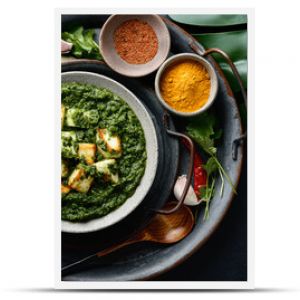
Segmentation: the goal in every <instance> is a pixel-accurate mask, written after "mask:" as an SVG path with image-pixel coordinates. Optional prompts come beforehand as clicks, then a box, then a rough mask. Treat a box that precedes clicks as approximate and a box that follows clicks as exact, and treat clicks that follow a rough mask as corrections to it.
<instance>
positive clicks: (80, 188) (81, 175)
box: [68, 168, 94, 193]
mask: <svg viewBox="0 0 300 300" xmlns="http://www.w3.org/2000/svg"><path fill="white" fill-rule="evenodd" d="M93 180H94V179H93V177H91V176H88V177H86V175H85V172H84V170H83V169H81V168H76V169H75V170H74V171H73V172H72V174H71V175H70V177H69V181H68V185H69V186H70V187H71V188H72V189H74V190H76V191H77V192H80V193H87V192H88V191H89V189H90V187H91V185H92V183H93Z"/></svg>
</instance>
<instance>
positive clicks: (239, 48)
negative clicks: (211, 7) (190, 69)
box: [194, 30, 247, 92]
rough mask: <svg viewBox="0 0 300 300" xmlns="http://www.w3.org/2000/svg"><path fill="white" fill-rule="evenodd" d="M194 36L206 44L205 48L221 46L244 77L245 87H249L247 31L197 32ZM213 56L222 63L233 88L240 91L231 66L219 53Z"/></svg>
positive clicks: (222, 67) (221, 65)
mask: <svg viewBox="0 0 300 300" xmlns="http://www.w3.org/2000/svg"><path fill="white" fill-rule="evenodd" d="M194 37H195V38H196V39H197V40H198V41H199V42H200V43H201V44H202V45H203V46H204V48H206V49H208V48H220V49H222V50H223V51H225V52H226V53H227V54H228V55H229V57H230V58H231V60H232V61H233V63H234V64H235V66H236V67H237V69H238V71H239V74H240V76H241V78H242V81H243V84H244V87H245V88H247V31H246V30H240V31H231V32H223V33H207V34H195V35H194ZM213 57H214V58H215V59H216V61H217V62H218V63H219V64H220V67H221V69H222V70H223V72H224V75H225V76H226V78H227V80H228V82H229V84H230V86H231V88H232V90H233V91H234V92H238V91H239V90H240V87H239V85H238V83H237V80H236V79H235V76H234V75H233V73H232V71H231V68H230V67H229V65H228V64H227V63H226V61H225V60H224V59H223V57H222V56H221V55H219V54H213Z"/></svg>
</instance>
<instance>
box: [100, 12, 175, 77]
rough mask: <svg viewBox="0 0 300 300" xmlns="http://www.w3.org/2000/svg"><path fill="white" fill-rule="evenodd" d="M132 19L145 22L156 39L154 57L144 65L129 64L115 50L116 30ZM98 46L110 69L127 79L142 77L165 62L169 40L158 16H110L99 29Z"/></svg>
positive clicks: (165, 27) (166, 30)
mask: <svg viewBox="0 0 300 300" xmlns="http://www.w3.org/2000/svg"><path fill="white" fill-rule="evenodd" d="M132 19H137V20H140V21H144V22H147V23H148V24H149V25H150V26H151V27H152V28H153V30H154V32H155V34H156V36H157V39H158V50H157V53H156V55H155V56H154V58H153V59H152V60H150V61H149V62H147V63H145V64H129V63H127V62H126V61H125V60H123V59H122V58H121V57H120V56H119V54H118V53H117V51H116V49H115V44H114V33H115V31H116V29H117V28H118V27H119V26H120V25H121V24H122V23H123V22H125V21H128V20H132ZM99 45H100V50H101V54H102V56H103V58H104V60H105V62H106V63H107V64H108V66H109V67H110V68H111V69H113V70H114V71H116V72H118V73H120V74H122V75H125V76H128V77H142V76H145V75H148V74H150V73H152V72H154V71H155V70H157V69H158V68H159V66H160V65H161V64H162V63H163V62H164V61H165V60H166V58H167V57H168V54H169V51H170V46H171V38H170V33H169V30H168V28H167V26H166V24H165V23H164V21H163V20H162V19H161V17H160V16H157V15H112V16H110V17H109V18H108V19H107V21H106V22H105V24H104V25H103V27H102V29H101V32H100V38H99Z"/></svg>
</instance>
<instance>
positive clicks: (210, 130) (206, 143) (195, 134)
mask: <svg viewBox="0 0 300 300" xmlns="http://www.w3.org/2000/svg"><path fill="white" fill-rule="evenodd" d="M215 123H216V118H215V116H214V115H213V114H211V113H208V112H205V113H203V114H202V115H201V117H197V118H194V119H192V120H191V121H190V123H189V124H188V126H187V128H186V130H187V133H188V135H189V136H190V137H191V138H193V139H194V140H195V141H196V142H197V143H198V144H199V145H200V147H201V148H202V149H203V150H204V151H205V152H207V153H208V154H210V155H212V154H215V153H216V152H217V148H215V147H214V138H213V137H214V134H215V132H214V126H215Z"/></svg>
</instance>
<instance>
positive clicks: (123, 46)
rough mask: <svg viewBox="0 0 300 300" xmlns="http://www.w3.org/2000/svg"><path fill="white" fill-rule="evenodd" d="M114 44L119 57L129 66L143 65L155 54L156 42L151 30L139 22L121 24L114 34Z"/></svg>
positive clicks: (130, 21)
mask: <svg viewBox="0 0 300 300" xmlns="http://www.w3.org/2000/svg"><path fill="white" fill-rule="evenodd" d="M114 43H115V48H116V51H117V53H118V54H119V55H120V57H121V58H122V59H123V60H125V61H126V62H128V63H130V64H145V63H147V62H149V61H151V60H152V59H153V58H154V56H155V55H156V53H157V49H158V40H157V36H156V34H155V32H154V30H153V28H152V27H151V26H150V25H149V24H148V23H146V22H142V21H140V20H137V19H134V20H128V21H126V22H124V23H122V24H121V25H120V26H119V27H118V28H117V29H116V31H115V33H114Z"/></svg>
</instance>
